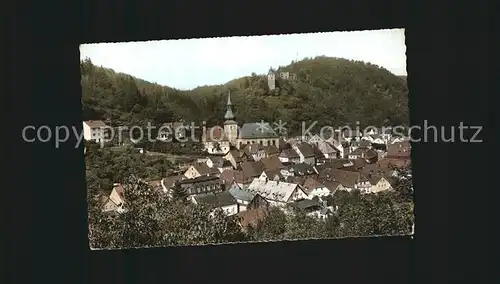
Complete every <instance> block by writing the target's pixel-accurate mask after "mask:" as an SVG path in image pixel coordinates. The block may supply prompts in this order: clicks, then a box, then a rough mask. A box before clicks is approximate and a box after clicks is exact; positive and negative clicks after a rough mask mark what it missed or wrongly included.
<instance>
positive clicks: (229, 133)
mask: <svg viewBox="0 0 500 284" xmlns="http://www.w3.org/2000/svg"><path fill="white" fill-rule="evenodd" d="M232 105H233V104H232V103H231V92H229V94H228V95H227V104H226V115H224V120H225V121H224V134H225V136H226V138H227V139H228V140H229V143H231V145H233V146H236V139H237V138H238V124H237V123H236V121H234V114H233V110H232V108H231V106H232Z"/></svg>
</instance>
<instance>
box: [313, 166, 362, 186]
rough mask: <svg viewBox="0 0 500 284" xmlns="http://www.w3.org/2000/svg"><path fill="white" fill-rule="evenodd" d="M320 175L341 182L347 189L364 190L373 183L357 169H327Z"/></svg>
mask: <svg viewBox="0 0 500 284" xmlns="http://www.w3.org/2000/svg"><path fill="white" fill-rule="evenodd" d="M319 177H320V178H322V179H325V180H328V181H337V182H340V183H341V184H342V186H343V187H344V188H345V190H347V191H351V190H354V189H357V190H360V191H361V192H364V191H368V190H369V189H370V188H371V184H370V182H369V181H368V179H366V177H365V176H364V175H362V174H361V173H360V172H356V171H346V170H340V169H329V170H328V169H326V170H325V171H323V172H321V173H320V176H319Z"/></svg>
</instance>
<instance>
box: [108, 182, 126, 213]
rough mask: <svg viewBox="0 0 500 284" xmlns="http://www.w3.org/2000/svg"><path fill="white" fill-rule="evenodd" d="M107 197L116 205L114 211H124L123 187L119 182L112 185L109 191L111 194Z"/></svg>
mask: <svg viewBox="0 0 500 284" xmlns="http://www.w3.org/2000/svg"><path fill="white" fill-rule="evenodd" d="M109 199H110V201H111V202H113V203H114V204H115V205H116V212H118V213H122V212H124V211H125V209H124V204H125V188H124V187H123V185H121V184H119V183H115V184H114V186H113V190H112V191H111V194H110V195H109Z"/></svg>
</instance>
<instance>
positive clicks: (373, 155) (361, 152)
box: [349, 148, 378, 163]
mask: <svg viewBox="0 0 500 284" xmlns="http://www.w3.org/2000/svg"><path fill="white" fill-rule="evenodd" d="M356 159H363V160H365V161H367V162H368V163H375V162H377V159H378V154H377V152H375V151H373V150H372V149H367V148H357V149H356V150H354V151H352V152H350V153H349V160H356Z"/></svg>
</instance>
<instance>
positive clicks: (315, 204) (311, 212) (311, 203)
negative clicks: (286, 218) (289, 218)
mask: <svg viewBox="0 0 500 284" xmlns="http://www.w3.org/2000/svg"><path fill="white" fill-rule="evenodd" d="M290 205H291V207H292V208H293V209H294V210H300V211H302V212H305V213H306V214H307V215H308V216H314V217H316V218H319V219H322V220H325V219H327V218H328V217H329V216H331V215H333V208H327V207H326V203H325V202H323V201H321V200H319V199H311V200H308V199H304V200H299V201H295V202H293V203H291V204H290Z"/></svg>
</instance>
